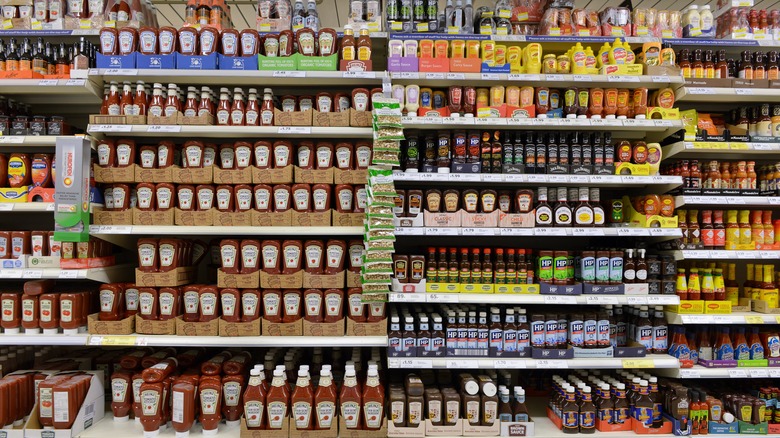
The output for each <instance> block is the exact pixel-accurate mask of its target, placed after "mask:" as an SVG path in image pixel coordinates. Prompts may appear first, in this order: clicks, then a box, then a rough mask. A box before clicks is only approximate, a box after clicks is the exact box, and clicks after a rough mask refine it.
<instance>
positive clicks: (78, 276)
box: [0, 264, 135, 283]
mask: <svg viewBox="0 0 780 438" xmlns="http://www.w3.org/2000/svg"><path fill="white" fill-rule="evenodd" d="M133 268H135V264H125V265H115V266H108V267H105V268H92V269H59V268H40V269H37V268H26V269H0V280H2V279H13V280H21V279H24V280H32V279H38V278H51V279H63V280H65V279H67V280H92V281H97V282H100V283H121V282H125V281H133Z"/></svg>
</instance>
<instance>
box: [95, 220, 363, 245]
mask: <svg viewBox="0 0 780 438" xmlns="http://www.w3.org/2000/svg"><path fill="white" fill-rule="evenodd" d="M89 234H90V235H91V236H94V237H97V238H100V239H103V240H105V241H107V242H111V243H113V244H115V245H118V246H120V247H122V248H127V249H135V247H136V245H135V241H136V237H137V236H146V235H149V236H291V237H292V236H362V235H363V227H252V226H240V227H239V226H236V227H227V226H224V227H223V226H202V227H199V226H193V227H190V226H179V225H160V226H156V225H90V226H89Z"/></svg>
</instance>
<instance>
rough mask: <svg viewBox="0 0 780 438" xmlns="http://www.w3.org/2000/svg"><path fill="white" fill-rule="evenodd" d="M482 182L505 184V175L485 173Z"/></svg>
mask: <svg viewBox="0 0 780 438" xmlns="http://www.w3.org/2000/svg"><path fill="white" fill-rule="evenodd" d="M482 181H484V182H503V181H504V175H502V174H500V173H485V174H483V175H482Z"/></svg>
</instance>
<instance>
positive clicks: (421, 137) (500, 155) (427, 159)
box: [401, 130, 647, 174]
mask: <svg viewBox="0 0 780 438" xmlns="http://www.w3.org/2000/svg"><path fill="white" fill-rule="evenodd" d="M405 134H406V141H403V142H402V143H401V164H402V167H403V169H404V170H405V171H408V172H414V171H421V172H436V171H438V170H439V169H445V168H450V166H451V165H452V164H462V163H467V164H477V163H478V164H480V166H481V168H480V171H481V173H515V172H517V171H518V170H521V171H522V173H528V174H530V173H534V174H547V173H556V174H560V173H562V174H568V173H575V172H579V171H580V170H578V169H580V168H582V171H584V172H588V173H593V168H592V166H595V167H605V166H613V165H614V163H615V148H614V145H613V144H612V134H611V133H609V132H594V133H588V132H578V131H574V132H558V133H555V132H549V133H547V132H539V131H536V132H530V131H514V132H510V131H498V130H496V131H492V132H491V131H439V132H438V134H437V133H433V132H430V133H426V134H422V133H420V132H417V131H413V130H412V131H408V132H405ZM440 145H441V146H444V147H441V146H440ZM645 149H647V147H645ZM518 168H519V169H518Z"/></svg>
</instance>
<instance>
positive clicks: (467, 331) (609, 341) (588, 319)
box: [388, 305, 667, 356]
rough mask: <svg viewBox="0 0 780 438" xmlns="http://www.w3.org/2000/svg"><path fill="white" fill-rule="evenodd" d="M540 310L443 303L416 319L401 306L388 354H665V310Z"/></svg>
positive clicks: (394, 319)
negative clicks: (616, 350)
mask: <svg viewBox="0 0 780 438" xmlns="http://www.w3.org/2000/svg"><path fill="white" fill-rule="evenodd" d="M541 310H542V309H530V310H526V309H524V308H521V307H507V308H503V309H502V308H499V307H491V308H490V309H485V308H484V307H478V306H471V305H456V306H450V305H441V306H436V307H433V306H428V307H426V308H425V309H424V312H422V313H418V314H417V315H416V316H414V315H412V314H411V313H410V312H409V311H408V309H407V308H405V307H402V308H400V309H399V310H398V311H396V310H393V311H391V317H390V331H389V332H388V333H389V334H388V336H389V337H390V344H389V345H390V347H389V349H388V351H389V354H390V355H391V356H415V355H416V356H441V355H444V354H445V353H444V352H445V351H446V355H449V356H501V355H503V354H506V353H510V354H511V353H517V352H528V351H529V350H528V349H529V348H531V347H533V348H550V349H565V348H567V346H573V347H578V348H607V347H625V346H628V345H629V344H638V345H641V346H643V347H645V349H646V350H647V351H648V352H653V353H658V354H665V353H666V352H667V325H666V319H665V317H664V312H663V308H662V307H661V306H656V307H655V308H654V309H653V310H652V312H651V310H650V309H649V308H648V307H647V306H641V308H636V307H627V308H626V310H624V308H623V306H612V305H606V306H603V307H602V308H595V309H593V310H588V311H583V310H582V309H581V308H576V307H564V308H562V309H561V312H559V313H541V312H540V313H535V312H536V311H541ZM546 310H549V309H546ZM399 312H400V313H399ZM651 313H652V315H651ZM529 314H530V316H528V315H529Z"/></svg>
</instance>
